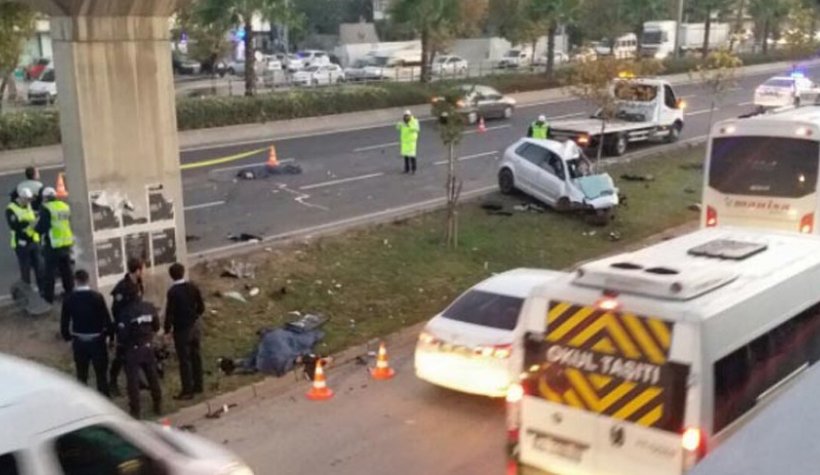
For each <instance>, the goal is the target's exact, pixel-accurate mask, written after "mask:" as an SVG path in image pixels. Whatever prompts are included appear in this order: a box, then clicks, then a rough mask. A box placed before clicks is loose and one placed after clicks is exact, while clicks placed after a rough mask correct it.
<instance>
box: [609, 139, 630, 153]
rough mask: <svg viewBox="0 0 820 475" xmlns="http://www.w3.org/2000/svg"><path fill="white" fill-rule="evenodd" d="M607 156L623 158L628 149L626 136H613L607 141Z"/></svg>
mask: <svg viewBox="0 0 820 475" xmlns="http://www.w3.org/2000/svg"><path fill="white" fill-rule="evenodd" d="M608 148H609V155H612V156H613V157H620V156H623V155H624V154H625V153H626V151H627V149H629V142H627V140H626V135H624V134H617V135H613V136H612V137H611V138H610V140H609V147H608Z"/></svg>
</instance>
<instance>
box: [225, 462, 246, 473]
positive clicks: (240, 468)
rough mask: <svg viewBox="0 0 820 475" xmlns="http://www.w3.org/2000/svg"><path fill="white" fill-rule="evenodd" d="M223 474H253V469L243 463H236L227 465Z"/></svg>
mask: <svg viewBox="0 0 820 475" xmlns="http://www.w3.org/2000/svg"><path fill="white" fill-rule="evenodd" d="M220 473H221V475H253V470H251V469H250V467H248V466H247V465H245V464H243V463H235V464H231V465H229V466H227V467H225V468H224V469H223V470H222V472H220Z"/></svg>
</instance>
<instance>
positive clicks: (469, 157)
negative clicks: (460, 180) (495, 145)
mask: <svg viewBox="0 0 820 475" xmlns="http://www.w3.org/2000/svg"><path fill="white" fill-rule="evenodd" d="M491 155H498V152H497V151H495V150H493V151H492V152H483V153H476V154H474V155H465V156H463V157H457V158H456V160H457V161H459V162H466V161H467V160H474V159H476V158H481V157H489V156H491ZM446 164H447V160H441V161H438V162H433V165H446Z"/></svg>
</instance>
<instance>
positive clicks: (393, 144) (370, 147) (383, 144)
mask: <svg viewBox="0 0 820 475" xmlns="http://www.w3.org/2000/svg"><path fill="white" fill-rule="evenodd" d="M398 144H399V143H398V142H390V143H380V144H378V145H368V146H367V147H359V148H354V149H353V151H354V152H367V151H368V150H376V149H380V148H385V147H395V146H396V145H398Z"/></svg>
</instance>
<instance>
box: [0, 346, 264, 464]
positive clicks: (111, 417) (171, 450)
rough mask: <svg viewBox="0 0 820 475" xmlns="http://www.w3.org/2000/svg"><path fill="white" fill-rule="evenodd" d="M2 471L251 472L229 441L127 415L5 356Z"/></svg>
mask: <svg viewBox="0 0 820 475" xmlns="http://www.w3.org/2000/svg"><path fill="white" fill-rule="evenodd" d="M0 381H3V384H2V385H0V427H4V428H5V429H3V430H2V431H0V473H3V474H4V475H5V474H13V475H43V474H56V473H61V474H92V473H93V474H141V475H253V471H252V470H251V469H250V468H249V467H248V466H247V465H245V464H244V463H243V462H242V461H241V460H240V459H239V458H238V457H237V456H236V455H234V454H233V453H232V452H230V451H229V450H228V449H227V448H226V447H225V446H224V445H222V444H220V443H217V442H211V441H209V440H207V439H205V438H204V437H201V436H198V435H196V434H192V433H190V432H183V431H181V430H176V429H173V428H170V427H167V428H166V427H162V426H159V425H158V424H154V423H147V422H141V421H138V420H135V419H133V418H131V417H130V416H128V415H126V414H125V413H124V412H122V410H120V409H119V408H118V407H117V406H115V405H114V404H112V403H111V402H110V401H109V400H108V399H106V398H105V397H103V396H101V395H99V394H97V393H96V392H95V391H93V390H91V389H89V388H87V387H85V386H84V385H81V384H78V383H77V382H75V381H74V380H72V379H71V378H69V377H68V376H66V375H64V374H61V373H59V372H57V371H55V370H51V369H47V368H45V367H43V366H40V365H38V364H36V363H33V362H30V361H27V360H23V359H19V358H15V357H12V356H7V355H0Z"/></svg>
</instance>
